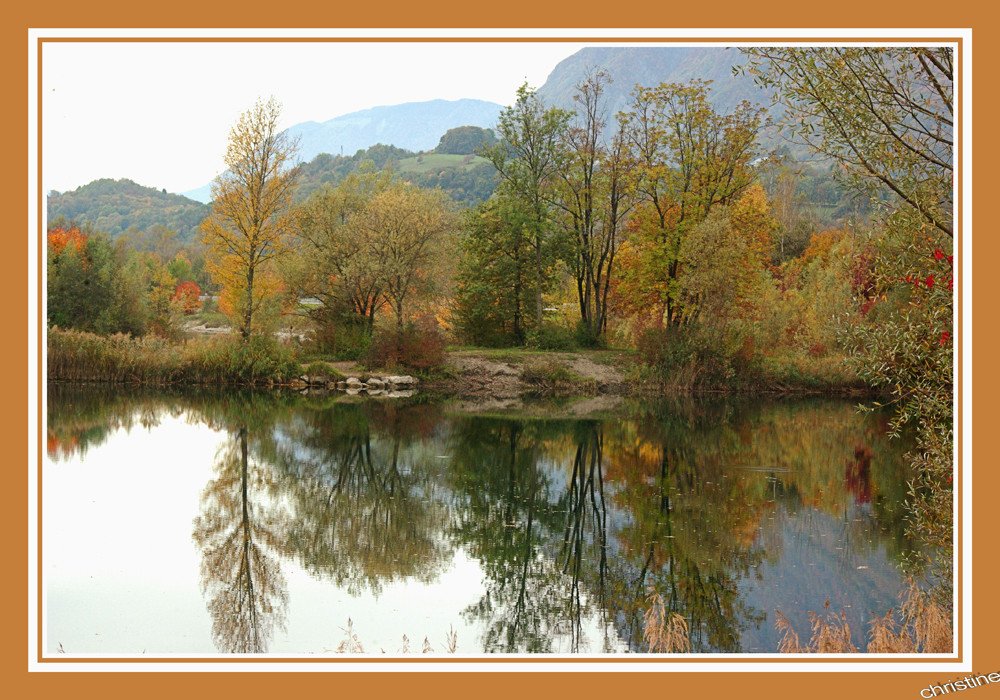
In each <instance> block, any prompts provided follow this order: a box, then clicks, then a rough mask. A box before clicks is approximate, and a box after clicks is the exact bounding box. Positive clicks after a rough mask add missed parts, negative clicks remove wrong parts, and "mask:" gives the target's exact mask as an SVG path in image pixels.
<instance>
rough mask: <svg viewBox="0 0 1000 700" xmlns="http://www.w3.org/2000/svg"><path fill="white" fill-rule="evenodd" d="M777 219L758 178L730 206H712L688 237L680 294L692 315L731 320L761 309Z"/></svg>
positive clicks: (717, 321) (682, 255) (750, 316)
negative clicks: (706, 215)
mask: <svg viewBox="0 0 1000 700" xmlns="http://www.w3.org/2000/svg"><path fill="white" fill-rule="evenodd" d="M776 228H777V222H776V221H775V220H774V217H773V216H772V214H771V211H770V207H769V203H768V201H767V196H766V195H765V193H764V189H763V187H761V186H760V184H758V183H755V184H754V185H752V186H751V187H749V188H748V189H747V190H746V192H745V193H744V194H743V196H742V197H740V198H739V199H738V200H736V201H735V202H734V203H733V204H731V205H729V206H718V207H715V208H713V209H712V211H711V212H710V213H709V215H708V217H706V218H705V219H704V220H703V221H702V222H701V223H699V224H698V225H697V226H695V227H694V228H693V229H692V230H691V232H690V233H689V234H688V235H687V237H685V239H684V241H683V243H682V245H681V250H680V258H681V260H682V261H683V262H684V269H683V274H682V275H681V278H680V287H681V298H682V300H683V302H684V306H685V309H686V314H687V316H688V319H689V321H692V322H693V321H699V322H702V323H706V322H707V323H714V324H721V325H723V326H725V325H729V324H731V323H732V322H733V321H735V320H738V319H747V320H753V319H755V318H756V317H757V315H758V313H759V312H760V311H761V309H760V308H759V304H760V302H761V299H762V294H761V289H762V287H763V286H764V285H767V284H769V283H770V282H771V275H770V272H769V271H768V269H767V266H768V263H769V262H770V258H771V251H772V248H773V236H774V231H775V229H776Z"/></svg>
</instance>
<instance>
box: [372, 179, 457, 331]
mask: <svg viewBox="0 0 1000 700" xmlns="http://www.w3.org/2000/svg"><path fill="white" fill-rule="evenodd" d="M456 226H457V222H456V221H455V217H454V212H453V211H452V207H451V204H450V203H449V201H448V199H447V197H446V196H445V195H444V194H443V193H442V192H441V191H440V190H425V189H421V188H419V187H413V186H411V185H409V184H407V183H403V182H399V183H395V184H393V185H392V186H390V187H387V188H386V189H384V190H382V191H381V192H379V193H377V194H376V195H375V196H373V197H372V198H371V200H370V201H369V202H368V205H367V206H366V207H365V209H364V210H363V211H362V212H361V213H360V214H359V216H358V218H357V229H356V230H357V233H358V241H359V243H358V244H359V245H363V246H365V247H366V248H367V250H368V255H369V257H370V259H371V260H372V261H373V264H374V265H375V267H376V269H377V270H378V276H379V277H380V279H381V281H382V282H381V283H382V289H383V294H384V295H385V298H386V299H387V300H388V302H389V304H390V305H391V306H392V309H393V311H394V312H395V314H396V328H397V330H399V331H402V330H403V317H404V312H405V310H406V308H407V305H408V304H409V303H410V301H411V299H412V298H413V297H414V296H416V295H417V294H420V293H425V294H427V293H429V292H431V291H433V290H434V288H436V287H440V286H441V285H442V284H443V283H444V282H445V281H446V280H447V278H448V276H449V272H450V270H449V265H450V259H449V257H448V251H449V250H450V249H451V247H452V246H451V242H450V240H449V236H450V234H452V233H453V232H454V231H455V228H456Z"/></svg>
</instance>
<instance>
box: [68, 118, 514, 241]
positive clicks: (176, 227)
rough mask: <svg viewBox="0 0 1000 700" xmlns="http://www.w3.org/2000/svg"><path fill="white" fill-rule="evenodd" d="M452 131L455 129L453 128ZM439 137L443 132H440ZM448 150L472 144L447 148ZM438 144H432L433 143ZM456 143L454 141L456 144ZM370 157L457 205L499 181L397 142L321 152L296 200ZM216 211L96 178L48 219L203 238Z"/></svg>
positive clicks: (488, 172) (469, 165) (475, 162)
mask: <svg viewBox="0 0 1000 700" xmlns="http://www.w3.org/2000/svg"><path fill="white" fill-rule="evenodd" d="M449 133H451V132H449ZM439 136H440V135H439ZM441 138H442V141H441V142H440V143H439V144H438V145H439V146H440V145H441V144H442V143H443V144H445V145H446V148H445V149H444V150H449V151H456V150H458V151H463V150H469V149H463V148H457V149H456V148H455V147H451V148H448V147H447V143H451V142H452V141H454V139H452V140H451V141H448V142H447V143H446V141H445V139H444V137H441ZM432 145H433V144H432ZM452 145H453V146H454V144H452ZM366 161H371V162H372V163H373V164H374V165H375V167H376V168H384V167H390V168H392V169H393V170H395V171H396V172H397V173H398V174H399V176H400V177H401V178H402V179H404V180H407V181H409V182H411V183H413V184H414V185H417V186H419V187H426V188H430V189H433V188H435V187H440V188H441V189H442V190H444V191H445V193H447V194H448V195H449V196H450V197H451V198H452V199H453V200H454V201H455V202H456V203H457V204H459V205H464V206H472V205H475V204H477V203H478V202H481V201H483V200H485V199H488V198H489V196H490V195H491V194H492V193H493V188H494V187H495V186H496V179H495V172H496V171H495V170H494V169H493V165H492V164H490V163H489V162H488V161H486V160H485V159H483V158H479V157H477V156H474V155H472V154H468V153H428V154H419V153H414V152H413V151H408V150H405V149H402V148H396V147H395V146H386V145H383V144H375V145H374V146H372V147H371V148H368V149H366V150H362V151H358V152H356V153H354V154H353V155H350V156H339V155H336V156H331V155H330V154H328V153H321V154H320V155H318V156H316V157H315V158H313V159H312V160H311V161H309V162H308V163H304V164H303V165H302V168H301V171H300V176H299V180H298V184H297V186H296V189H295V195H294V198H295V200H296V201H303V200H305V199H307V198H308V197H309V195H311V194H312V193H314V192H316V191H317V190H318V189H320V188H321V187H323V185H326V184H330V185H336V184H337V183H338V182H340V181H341V180H342V179H343V178H344V177H346V176H347V175H348V174H349V173H352V172H356V171H357V170H358V169H359V168H360V167H361V165H362V163H364V162H366ZM210 210H211V207H210V205H208V204H202V203H201V202H196V201H194V200H192V199H188V198H187V197H184V196H182V195H178V194H168V193H166V192H163V191H161V190H157V189H155V188H152V187H143V186H142V185H137V184H136V183H134V182H132V181H131V180H111V179H102V180H95V181H94V182H91V183H90V184H87V185H84V186H82V187H79V188H77V189H76V190H73V191H71V192H63V193H58V192H54V193H50V194H49V197H48V213H49V221H50V222H53V221H55V220H56V219H58V218H60V217H62V218H64V219H66V221H67V222H74V223H76V224H78V225H80V226H89V227H91V228H93V229H94V230H95V231H102V232H104V233H107V234H108V235H109V236H111V237H112V238H117V237H119V236H120V235H122V234H123V233H125V232H126V231H128V230H129V229H130V228H131V229H135V230H137V231H149V230H151V229H153V228H155V227H157V226H163V227H164V228H167V229H170V230H173V231H176V232H177V234H178V238H179V240H181V241H182V242H191V241H195V240H198V238H199V235H200V234H199V233H198V224H199V223H200V222H201V220H202V219H203V218H205V217H206V216H207V215H208V214H209V212H210Z"/></svg>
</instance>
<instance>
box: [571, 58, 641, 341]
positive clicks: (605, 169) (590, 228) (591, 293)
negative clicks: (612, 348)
mask: <svg viewBox="0 0 1000 700" xmlns="http://www.w3.org/2000/svg"><path fill="white" fill-rule="evenodd" d="M610 82H611V78H610V77H609V76H608V74H607V73H606V72H604V71H593V72H591V73H589V74H588V75H587V77H586V78H584V80H582V81H581V82H580V83H579V84H578V85H577V87H576V94H575V95H574V96H573V99H574V100H575V101H576V104H577V107H578V112H576V115H575V117H574V119H573V121H572V123H571V124H570V125H569V127H568V128H567V129H566V130H565V131H564V136H563V144H562V146H563V150H564V154H563V157H562V160H561V167H560V168H559V180H558V182H559V187H558V190H557V197H556V200H555V201H556V205H557V207H558V208H559V209H560V210H561V212H562V217H561V218H562V221H563V223H564V226H565V227H566V228H567V229H568V231H569V232H570V234H571V235H570V241H571V242H570V245H569V256H568V258H569V259H568V262H569V266H570V269H571V270H572V271H573V274H574V277H575V281H576V291H577V300H578V303H579V309H580V320H581V322H582V324H583V325H584V326H585V328H586V329H587V335H588V336H589V337H590V338H591V339H593V340H596V339H598V338H600V337H601V336H602V335H603V333H604V331H605V330H606V326H607V317H608V294H609V292H610V288H611V276H612V274H613V271H614V264H615V258H616V255H617V254H618V248H619V245H620V243H621V236H622V233H623V223H624V220H625V217H626V216H627V215H628V213H629V211H630V209H631V207H632V203H633V197H632V196H631V175H632V168H631V167H630V164H629V163H628V159H627V158H626V153H625V145H626V144H625V132H624V127H623V125H622V124H619V129H618V130H617V131H616V132H615V134H614V135H613V137H612V140H611V142H610V143H607V142H606V140H605V138H604V136H603V134H604V132H605V127H606V126H607V121H608V117H607V114H606V108H605V104H604V100H603V96H604V92H605V88H606V87H607V85H608V84H609V83H610Z"/></svg>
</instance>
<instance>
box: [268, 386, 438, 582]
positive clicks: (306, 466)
mask: <svg viewBox="0 0 1000 700" xmlns="http://www.w3.org/2000/svg"><path fill="white" fill-rule="evenodd" d="M429 411H430V409H428V408H427V407H414V408H412V409H409V410H403V411H400V410H397V409H396V407H394V406H388V407H387V406H385V405H384V404H369V405H366V406H359V405H335V406H333V407H331V408H328V409H325V410H322V411H317V412H312V413H309V414H302V415H300V416H299V417H298V418H297V419H296V420H295V421H294V422H289V423H286V424H282V425H281V426H279V434H280V437H279V440H278V445H277V448H276V450H275V455H274V459H275V464H276V466H277V468H278V469H279V471H280V472H281V473H282V475H283V476H284V479H283V484H284V489H283V491H284V493H285V494H286V495H287V496H288V499H289V503H290V505H291V507H292V509H293V511H294V512H295V514H296V517H295V519H294V520H293V521H291V522H290V523H289V527H288V531H287V533H286V537H285V541H284V548H283V552H284V553H285V554H286V555H288V556H293V557H297V558H298V559H299V560H300V561H301V562H302V565H303V566H304V567H305V568H306V569H307V570H309V571H310V572H312V573H313V574H315V575H317V576H321V577H323V578H328V579H330V580H332V581H333V582H334V583H336V584H337V585H338V586H343V587H345V588H346V589H347V590H348V592H350V593H351V594H352V595H357V594H358V593H360V592H361V591H363V590H370V591H372V592H373V593H375V594H376V595H377V594H378V593H379V592H380V591H381V590H382V586H383V585H384V584H386V583H388V582H392V581H395V580H399V579H404V578H412V579H416V580H419V581H424V582H427V581H430V580H432V579H434V578H435V577H436V576H437V575H438V573H439V572H440V570H441V569H442V568H443V566H444V564H445V562H446V561H447V560H448V558H449V557H450V553H451V549H450V546H449V545H448V543H447V542H446V540H445V539H444V538H443V537H442V533H441V531H442V529H443V526H444V521H445V514H444V511H443V503H442V502H441V501H440V499H438V500H435V495H434V490H435V483H436V481H437V479H436V478H435V472H434V468H433V467H434V465H433V464H432V458H431V456H430V455H427V454H421V453H420V451H419V449H416V448H417V447H419V445H420V440H419V438H420V437H422V436H421V430H422V429H424V430H426V429H428V428H429V429H431V430H432V429H433V428H434V426H436V425H437V423H438V422H439V420H440V416H439V415H438V414H436V412H433V411H431V412H432V414H433V415H427V413H428V412H429ZM373 423H377V424H378V426H379V429H378V430H373V428H372V424H373ZM423 437H426V435H424V436H423Z"/></svg>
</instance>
